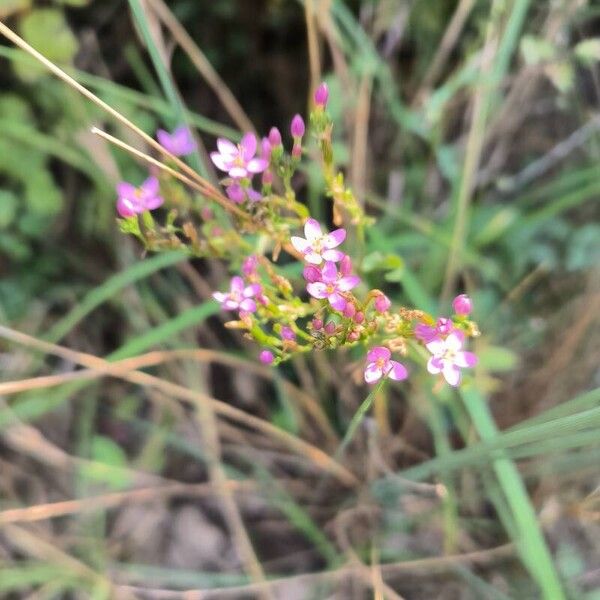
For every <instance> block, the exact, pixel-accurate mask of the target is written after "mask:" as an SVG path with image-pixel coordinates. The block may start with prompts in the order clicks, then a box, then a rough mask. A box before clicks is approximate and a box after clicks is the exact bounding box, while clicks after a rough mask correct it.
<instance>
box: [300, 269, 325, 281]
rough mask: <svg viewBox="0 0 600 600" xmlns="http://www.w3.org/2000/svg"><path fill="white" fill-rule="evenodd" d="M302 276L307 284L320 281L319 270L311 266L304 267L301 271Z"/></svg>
mask: <svg viewBox="0 0 600 600" xmlns="http://www.w3.org/2000/svg"><path fill="white" fill-rule="evenodd" d="M302 276H303V277H304V279H306V281H308V282H309V283H314V282H315V281H321V269H319V268H317V267H315V266H313V265H306V267H304V270H303V271H302Z"/></svg>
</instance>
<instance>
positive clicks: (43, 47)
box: [14, 8, 77, 81]
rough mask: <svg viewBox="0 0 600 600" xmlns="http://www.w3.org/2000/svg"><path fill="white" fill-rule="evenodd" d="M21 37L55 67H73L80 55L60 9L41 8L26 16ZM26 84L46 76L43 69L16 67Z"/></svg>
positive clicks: (75, 40) (20, 26)
mask: <svg viewBox="0 0 600 600" xmlns="http://www.w3.org/2000/svg"><path fill="white" fill-rule="evenodd" d="M19 30H20V32H21V36H22V37H23V38H24V39H25V41H26V42H28V43H29V44H31V45H32V46H33V47H34V48H35V49H36V50H38V51H39V52H41V53H42V54H43V55H44V56H45V57H46V58H48V59H49V60H51V61H52V62H55V63H62V64H64V63H70V62H71V61H72V60H73V57H74V56H75V53H76V52H77V39H76V38H75V36H74V35H73V32H72V31H71V29H70V28H69V25H68V24H67V22H66V20H65V16H64V14H63V12H62V11H61V10H60V9H58V8H40V9H36V10H34V11H32V12H30V13H29V14H27V15H25V17H23V19H22V20H21V21H20V23H19ZM14 69H15V71H16V72H17V74H18V75H19V77H21V78H22V79H24V80H25V81H34V80H35V79H38V78H39V77H40V76H41V75H44V74H46V72H47V71H46V69H45V68H44V67H42V66H37V65H35V66H33V65H22V64H20V63H15V64H14Z"/></svg>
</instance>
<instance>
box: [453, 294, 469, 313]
mask: <svg viewBox="0 0 600 600" xmlns="http://www.w3.org/2000/svg"><path fill="white" fill-rule="evenodd" d="M452 308H453V309H454V312H455V313H456V314H457V315H461V316H463V317H466V316H467V315H468V314H470V313H471V311H472V310H473V303H472V302H471V298H469V296H467V295H466V294H460V295H459V296H456V298H454V300H453V301H452Z"/></svg>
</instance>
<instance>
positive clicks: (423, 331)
mask: <svg viewBox="0 0 600 600" xmlns="http://www.w3.org/2000/svg"><path fill="white" fill-rule="evenodd" d="M415 337H416V338H417V339H418V340H421V341H422V342H431V341H433V340H434V339H435V338H436V337H437V334H436V331H435V327H429V325H425V323H419V324H418V325H417V326H416V327H415Z"/></svg>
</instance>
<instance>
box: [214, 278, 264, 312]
mask: <svg viewBox="0 0 600 600" xmlns="http://www.w3.org/2000/svg"><path fill="white" fill-rule="evenodd" d="M261 294H262V288H261V286H260V284H259V283H253V284H250V285H246V286H245V285H244V280H243V279H242V278H241V277H239V276H237V275H236V276H235V277H232V278H231V287H230V290H229V292H228V293H226V292H215V293H214V294H213V298H214V299H215V300H216V301H217V302H219V303H220V304H221V306H222V307H223V308H224V309H225V310H239V311H240V312H243V313H253V312H256V300H255V298H260V296H261Z"/></svg>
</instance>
